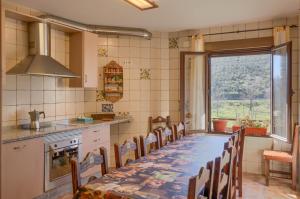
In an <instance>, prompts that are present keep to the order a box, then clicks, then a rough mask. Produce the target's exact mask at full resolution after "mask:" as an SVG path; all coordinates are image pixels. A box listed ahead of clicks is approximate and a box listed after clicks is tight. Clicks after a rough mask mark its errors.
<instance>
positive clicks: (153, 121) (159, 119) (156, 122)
mask: <svg viewBox="0 0 300 199" xmlns="http://www.w3.org/2000/svg"><path fill="white" fill-rule="evenodd" d="M163 123H164V124H165V125H164V126H162V125H161V124H163ZM154 125H156V126H154ZM165 127H169V128H171V119H170V116H167V117H166V118H164V117H162V116H158V117H156V118H154V119H153V118H152V117H149V132H152V131H153V130H156V129H159V128H165Z"/></svg>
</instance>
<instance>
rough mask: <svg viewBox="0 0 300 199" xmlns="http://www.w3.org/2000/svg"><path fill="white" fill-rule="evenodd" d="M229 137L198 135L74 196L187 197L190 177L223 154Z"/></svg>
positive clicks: (124, 198) (91, 198)
mask: <svg viewBox="0 0 300 199" xmlns="http://www.w3.org/2000/svg"><path fill="white" fill-rule="evenodd" d="M228 138H229V137H228V136H218V135H213V136H212V135H205V134H197V135H192V136H186V137H185V138H184V139H182V140H180V141H176V142H175V143H171V144H169V145H168V146H165V147H163V148H161V149H160V150H157V151H155V152H152V153H151V154H149V155H148V156H147V157H144V158H141V159H140V160H137V161H134V162H132V163H131V164H129V165H128V166H126V167H122V168H120V169H118V170H114V171H112V172H111V173H109V174H107V175H105V176H103V177H101V178H99V179H97V180H94V181H92V182H90V183H89V184H87V185H85V186H84V187H82V188H80V190H79V192H78V193H77V194H76V195H75V196H74V198H82V199H85V198H86V199H118V198H120V199H121V198H122V199H131V198H132V199H133V198H134V199H185V198H186V197H187V193H188V182H189V178H190V177H191V176H193V175H197V174H198V172H199V169H200V167H202V166H205V165H206V162H208V161H211V160H214V159H215V158H216V157H217V156H221V154H222V151H223V147H224V143H225V142H226V141H227V140H228Z"/></svg>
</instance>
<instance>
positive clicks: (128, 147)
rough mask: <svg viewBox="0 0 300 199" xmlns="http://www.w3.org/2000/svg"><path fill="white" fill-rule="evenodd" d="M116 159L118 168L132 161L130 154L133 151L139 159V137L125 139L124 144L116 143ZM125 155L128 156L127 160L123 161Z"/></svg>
mask: <svg viewBox="0 0 300 199" xmlns="http://www.w3.org/2000/svg"><path fill="white" fill-rule="evenodd" d="M114 149H115V161H116V168H120V167H123V166H124V165H125V164H127V163H128V162H130V161H131V159H130V158H128V156H129V155H130V154H129V153H130V152H131V151H132V152H134V156H135V159H136V160H137V159H139V158H140V157H139V149H138V140H137V137H134V138H133V140H129V139H128V140H125V142H124V143H123V144H122V145H119V144H115V145H114ZM124 157H127V159H126V160H124V161H123V159H124Z"/></svg>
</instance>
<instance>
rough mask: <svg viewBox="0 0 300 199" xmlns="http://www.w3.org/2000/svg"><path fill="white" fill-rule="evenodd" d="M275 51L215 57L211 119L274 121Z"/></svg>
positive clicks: (233, 122)
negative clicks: (273, 60) (271, 96)
mask: <svg viewBox="0 0 300 199" xmlns="http://www.w3.org/2000/svg"><path fill="white" fill-rule="evenodd" d="M270 70H271V55H270V54H258V55H243V56H226V57H212V58H211V119H226V120H228V123H227V127H228V128H231V127H232V125H234V124H236V123H237V120H238V119H242V118H245V117H247V116H248V117H250V118H251V119H252V120H256V121H263V122H265V123H268V124H269V123H270V102H271V100H270V90H271V89H270V85H271V78H270V74H271V71H270Z"/></svg>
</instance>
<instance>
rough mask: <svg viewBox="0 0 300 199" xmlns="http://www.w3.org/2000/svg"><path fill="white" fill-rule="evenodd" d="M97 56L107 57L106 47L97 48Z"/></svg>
mask: <svg viewBox="0 0 300 199" xmlns="http://www.w3.org/2000/svg"><path fill="white" fill-rule="evenodd" d="M98 56H100V57H107V56H108V53H107V49H105V48H99V49H98Z"/></svg>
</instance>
